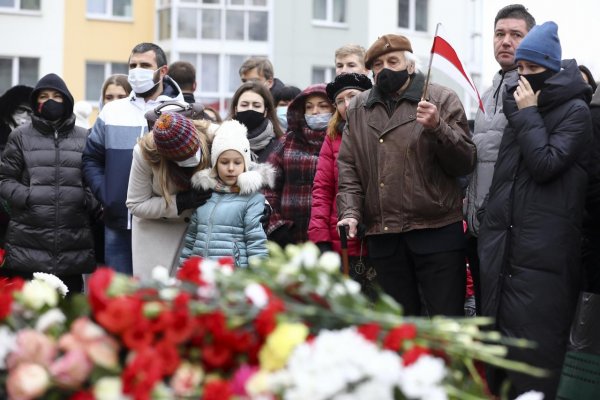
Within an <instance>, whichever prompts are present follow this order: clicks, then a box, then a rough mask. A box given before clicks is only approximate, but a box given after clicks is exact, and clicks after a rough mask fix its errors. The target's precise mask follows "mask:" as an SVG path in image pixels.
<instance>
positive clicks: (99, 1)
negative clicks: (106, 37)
mask: <svg viewBox="0 0 600 400" xmlns="http://www.w3.org/2000/svg"><path fill="white" fill-rule="evenodd" d="M0 1H1V0H0ZM87 15H88V16H90V17H100V18H127V19H130V18H131V16H132V12H131V0H87Z"/></svg>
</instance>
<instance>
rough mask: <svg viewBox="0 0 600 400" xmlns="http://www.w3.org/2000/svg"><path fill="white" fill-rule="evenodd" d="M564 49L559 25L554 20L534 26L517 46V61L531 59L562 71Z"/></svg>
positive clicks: (555, 70)
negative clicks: (561, 62)
mask: <svg viewBox="0 0 600 400" xmlns="http://www.w3.org/2000/svg"><path fill="white" fill-rule="evenodd" d="M561 56H562V50H561V48H560V40H559V39H558V25H556V23H555V22H553V21H548V22H544V23H543V24H541V25H536V26H534V27H533V28H532V29H531V30H530V31H529V33H528V34H527V35H526V36H525V38H524V39H523V40H522V41H521V44H519V47H517V51H516V52H515V62H517V61H519V60H525V61H529V62H531V63H534V64H537V65H541V66H542V67H546V68H548V69H550V70H552V71H554V72H558V71H560V61H561V59H562V58H561Z"/></svg>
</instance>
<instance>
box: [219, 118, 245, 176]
mask: <svg viewBox="0 0 600 400" xmlns="http://www.w3.org/2000/svg"><path fill="white" fill-rule="evenodd" d="M247 132H248V131H247V129H246V127H245V126H244V125H243V124H240V123H239V122H238V121H236V120H233V119H232V120H228V121H225V122H223V123H222V124H221V126H220V127H219V129H217V131H216V132H215V138H214V139H213V143H212V148H211V151H210V161H211V163H212V166H213V168H215V167H216V166H217V160H218V159H219V156H220V155H221V153H223V152H224V151H227V150H235V151H237V152H238V153H240V154H241V155H242V157H244V164H245V165H244V171H248V168H249V167H250V142H249V141H248V138H247V137H246V135H247Z"/></svg>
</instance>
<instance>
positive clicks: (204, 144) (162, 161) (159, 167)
mask: <svg viewBox="0 0 600 400" xmlns="http://www.w3.org/2000/svg"><path fill="white" fill-rule="evenodd" d="M193 122H194V126H195V127H196V132H197V133H198V136H199V137H200V151H201V152H202V159H201V160H200V164H198V166H197V167H196V171H200V170H202V169H205V168H208V167H209V166H210V142H211V139H210V134H209V128H210V125H211V123H210V121H206V120H193ZM138 144H139V145H140V149H141V151H142V156H143V157H144V159H145V160H146V161H148V163H149V164H150V166H151V167H152V169H153V170H155V171H157V172H156V174H157V176H158V182H159V183H158V185H159V187H160V195H161V196H162V197H163V198H164V199H165V203H166V205H167V207H168V206H169V205H170V204H171V201H172V199H171V194H170V193H169V190H168V177H169V172H170V169H171V168H179V167H178V166H177V164H175V163H174V162H173V161H171V160H169V159H168V158H166V157H164V156H162V155H160V154H159V153H158V151H157V150H156V144H155V143H154V134H153V132H152V131H150V132H148V133H146V134H145V135H144V136H143V137H142V138H141V139H139V140H138Z"/></svg>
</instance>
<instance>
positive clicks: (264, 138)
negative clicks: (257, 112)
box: [247, 118, 275, 161]
mask: <svg viewBox="0 0 600 400" xmlns="http://www.w3.org/2000/svg"><path fill="white" fill-rule="evenodd" d="M247 138H248V141H249V142H250V153H251V154H250V157H251V159H252V161H256V160H257V159H258V156H257V155H256V153H255V151H258V150H262V149H264V148H265V147H267V146H268V144H269V143H271V140H273V139H274V138H275V132H273V124H272V123H271V121H270V120H269V119H268V118H265V120H264V121H263V122H262V123H261V124H260V125H259V126H257V127H256V128H254V129H252V130H251V131H248V135H247Z"/></svg>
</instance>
